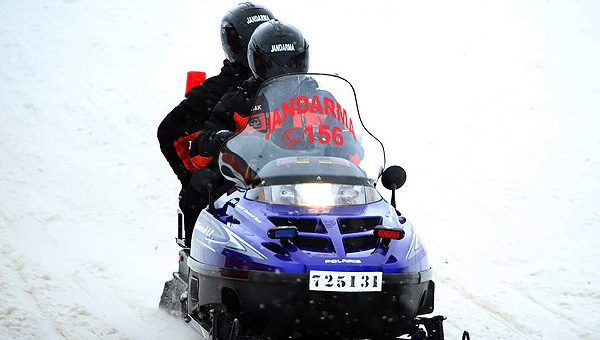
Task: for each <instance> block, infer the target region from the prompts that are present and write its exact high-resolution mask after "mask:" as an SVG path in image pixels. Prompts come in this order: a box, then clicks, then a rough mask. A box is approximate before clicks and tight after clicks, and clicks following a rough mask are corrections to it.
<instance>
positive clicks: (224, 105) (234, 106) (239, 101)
mask: <svg viewBox="0 0 600 340" xmlns="http://www.w3.org/2000/svg"><path fill="white" fill-rule="evenodd" d="M258 87H259V84H258V82H257V80H256V79H255V78H254V77H250V78H249V79H247V80H246V81H244V82H243V83H242V85H241V86H240V88H239V89H238V90H237V91H234V92H229V93H226V94H225V95H224V96H223V97H221V100H219V102H218V103H217V104H216V105H215V107H214V110H213V112H212V114H211V115H210V118H209V119H208V120H207V121H206V123H205V124H204V128H203V129H202V131H201V132H200V134H199V135H198V137H196V138H195V139H194V141H193V142H192V146H191V149H190V153H191V155H192V156H196V155H198V156H202V157H207V158H210V157H214V156H216V155H217V154H218V153H219V149H220V148H221V145H222V144H223V142H224V139H223V136H227V135H228V134H223V133H219V132H220V131H223V130H228V131H230V132H231V134H233V133H235V132H237V131H238V130H239V129H240V128H243V125H244V123H245V122H244V121H243V118H246V117H248V116H249V115H250V111H251V109H252V103H253V101H254V96H255V95H256V91H257V90H258ZM236 121H237V125H236ZM231 134H229V135H231Z"/></svg>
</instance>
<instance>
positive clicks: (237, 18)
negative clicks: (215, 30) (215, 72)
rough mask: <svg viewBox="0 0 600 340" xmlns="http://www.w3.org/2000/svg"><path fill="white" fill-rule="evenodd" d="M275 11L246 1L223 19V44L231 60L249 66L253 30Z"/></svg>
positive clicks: (271, 17) (271, 16)
mask: <svg viewBox="0 0 600 340" xmlns="http://www.w3.org/2000/svg"><path fill="white" fill-rule="evenodd" d="M270 19H273V13H271V11H269V10H268V9H266V8H264V7H263V6H260V5H255V4H252V3H250V2H244V3H241V4H239V5H237V6H236V7H234V8H232V9H231V10H230V11H229V12H227V14H225V16H223V19H222V20H221V44H222V45H223V50H224V51H225V54H226V55H227V59H229V61H231V62H238V63H241V64H242V65H244V66H248V59H247V58H248V57H247V54H246V49H247V48H248V41H249V40H250V36H251V35H252V32H254V30H255V29H256V28H257V27H258V26H259V25H260V24H262V23H263V22H265V21H268V20H270Z"/></svg>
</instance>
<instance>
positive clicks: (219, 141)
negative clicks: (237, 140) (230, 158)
mask: <svg viewBox="0 0 600 340" xmlns="http://www.w3.org/2000/svg"><path fill="white" fill-rule="evenodd" d="M233 136H235V132H231V131H229V130H221V131H218V132H217V133H215V135H214V136H213V138H212V140H213V146H214V147H215V150H219V149H220V148H221V146H223V144H224V143H225V142H226V141H227V140H228V139H229V138H231V137H233Z"/></svg>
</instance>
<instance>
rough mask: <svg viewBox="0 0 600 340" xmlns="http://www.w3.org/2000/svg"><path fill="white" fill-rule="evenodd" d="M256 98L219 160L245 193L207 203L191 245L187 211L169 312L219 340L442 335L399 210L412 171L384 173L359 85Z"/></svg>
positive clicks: (274, 85) (318, 84)
mask: <svg viewBox="0 0 600 340" xmlns="http://www.w3.org/2000/svg"><path fill="white" fill-rule="evenodd" d="M255 98H256V99H255V102H254V105H253V110H252V113H251V115H250V116H249V118H247V119H246V120H245V121H244V123H245V127H243V129H241V130H240V131H239V132H238V133H237V134H236V135H235V136H234V137H232V138H231V139H229V140H228V141H227V142H226V143H225V144H224V145H223V147H222V148H221V151H220V154H219V159H218V161H219V170H220V172H221V174H222V175H223V176H224V177H225V178H226V179H228V180H229V181H231V182H232V183H234V186H232V188H231V189H230V190H228V191H227V192H226V193H224V194H223V195H221V196H220V197H216V198H214V199H213V198H211V199H210V203H209V205H208V207H207V208H206V209H204V210H203V211H202V212H201V213H200V216H199V217H198V220H197V222H196V224H195V227H194V231H193V234H192V235H182V234H183V227H182V221H183V218H182V215H181V212H179V215H178V217H179V218H178V225H179V232H178V237H177V242H178V244H179V245H180V246H181V247H182V249H180V251H179V269H178V270H177V271H176V272H174V273H173V279H172V280H171V281H168V282H167V283H166V284H165V291H164V292H163V296H162V298H161V306H162V307H166V308H167V307H169V306H171V308H175V309H178V310H180V311H181V314H182V316H183V318H184V320H185V321H186V322H188V323H189V324H190V325H191V326H192V327H193V328H195V329H196V330H198V331H199V332H200V333H201V335H202V336H203V337H204V338H205V339H213V340H217V339H219V340H224V339H241V338H244V339H253V338H256V339H259V338H272V339H290V338H294V339H296V338H298V339H304V338H317V337H325V336H329V337H336V338H360V339H392V338H398V337H401V338H405V339H413V340H416V339H429V340H441V339H444V331H443V320H444V319H445V318H444V317H443V316H439V315H438V316H428V315H430V314H431V313H433V310H434V293H435V284H434V282H433V280H432V268H431V266H430V263H429V259H428V256H427V251H426V248H425V246H424V244H423V242H422V241H421V239H420V238H419V237H418V235H417V233H416V231H415V229H414V228H413V226H412V224H411V222H410V221H409V220H408V219H407V218H406V217H404V216H403V215H401V214H400V212H399V211H398V210H397V209H396V202H395V201H396V200H395V190H396V189H398V188H400V187H401V186H402V185H403V184H404V183H405V181H406V173H405V171H404V170H403V169H402V168H401V167H399V166H390V167H388V168H387V169H385V168H384V165H385V153H384V148H383V145H382V143H381V142H380V141H379V140H378V139H377V138H375V137H374V136H373V135H372V134H371V133H370V132H369V131H367V130H366V128H365V127H364V126H363V124H362V121H361V119H360V116H359V111H358V105H357V102H356V96H355V92H354V88H353V87H352V85H351V84H350V83H349V82H348V81H347V80H345V79H343V78H341V77H339V76H335V75H329V74H288V75H283V76H278V77H275V78H272V79H270V80H268V81H266V82H265V83H264V84H263V85H262V86H261V87H260V89H259V90H258V93H257V95H256V97H255ZM384 169H385V170H384ZM200 171H201V170H200ZM209 172H210V171H208V172H207V173H206V176H205V178H206V181H207V183H206V184H207V187H208V188H209V194H208V195H211V196H212V192H210V191H211V190H210V189H211V183H212V181H213V180H214V179H212V178H211V175H210V174H209ZM378 181H379V182H380V183H381V185H382V186H383V187H385V188H386V189H389V190H391V199H390V202H388V201H387V200H386V199H384V197H383V196H382V195H381V194H380V193H379V191H378V188H376V184H377V182H378ZM185 237H191V238H192V242H191V247H190V248H185V246H184V244H185V243H184V242H183V240H184V238H185ZM173 306H174V307H173ZM466 338H468V334H467V333H465V334H464V335H463V339H466Z"/></svg>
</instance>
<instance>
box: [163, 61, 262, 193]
mask: <svg viewBox="0 0 600 340" xmlns="http://www.w3.org/2000/svg"><path fill="white" fill-rule="evenodd" d="M250 75H251V71H250V69H248V68H247V67H245V66H241V65H238V64H235V63H231V62H229V61H228V60H225V61H224V62H223V67H222V68H221V73H219V74H218V75H217V76H214V77H211V78H208V79H206V80H205V81H204V82H203V83H202V84H201V85H199V86H196V87H194V88H192V89H191V90H190V91H189V92H188V94H187V95H186V99H184V100H183V101H182V102H181V103H180V104H179V105H177V106H176V107H175V108H174V109H173V110H172V111H171V112H170V113H169V114H167V116H166V117H165V118H164V119H163V121H162V122H161V123H160V125H159V126H158V131H157V137H158V142H159V144H160V150H161V152H162V153H163V155H164V156H165V158H166V159H167V162H168V163H169V165H170V166H171V168H172V169H173V172H175V174H176V175H177V178H178V179H179V180H180V181H181V182H182V184H184V185H185V184H187V182H188V181H189V176H190V175H191V172H192V171H194V170H195V169H196V167H195V166H194V165H193V164H192V163H191V162H190V159H189V148H188V146H189V141H191V140H192V139H193V137H195V134H197V132H198V131H199V130H200V129H202V127H203V126H204V123H205V122H206V120H208V118H209V117H210V115H211V113H212V110H213V107H214V106H215V104H216V103H217V102H218V100H219V99H220V98H221V97H222V96H223V95H224V94H225V93H227V92H231V91H234V90H235V89H236V88H237V86H238V84H239V83H240V82H241V81H242V80H244V79H247V78H248V77H249V76H250Z"/></svg>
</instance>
